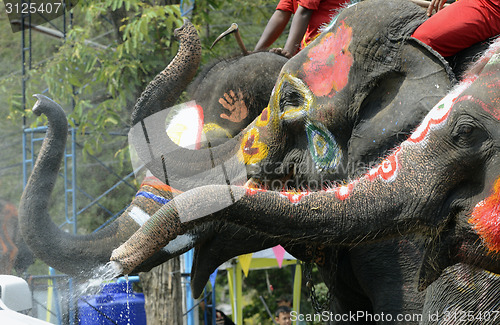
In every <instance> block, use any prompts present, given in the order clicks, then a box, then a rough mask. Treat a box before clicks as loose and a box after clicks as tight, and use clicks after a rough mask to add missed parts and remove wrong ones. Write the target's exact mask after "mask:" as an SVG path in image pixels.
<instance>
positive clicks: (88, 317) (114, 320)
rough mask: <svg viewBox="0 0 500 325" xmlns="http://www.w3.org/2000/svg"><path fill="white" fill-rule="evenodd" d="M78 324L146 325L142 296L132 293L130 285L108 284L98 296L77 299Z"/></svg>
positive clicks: (124, 283)
mask: <svg viewBox="0 0 500 325" xmlns="http://www.w3.org/2000/svg"><path fill="white" fill-rule="evenodd" d="M127 292H128V293H127ZM78 322H79V324H80V325H94V324H95V325H114V324H119V325H142V324H144V325H146V312H145V310H144V295H143V294H142V293H136V292H132V284H131V283H126V282H123V283H108V284H106V285H104V286H103V288H102V291H101V293H100V294H98V295H90V296H83V297H80V299H78Z"/></svg>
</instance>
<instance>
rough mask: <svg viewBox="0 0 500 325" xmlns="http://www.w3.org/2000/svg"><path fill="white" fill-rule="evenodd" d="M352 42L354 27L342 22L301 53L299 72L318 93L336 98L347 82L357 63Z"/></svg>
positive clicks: (316, 93) (316, 94) (312, 89)
mask: <svg viewBox="0 0 500 325" xmlns="http://www.w3.org/2000/svg"><path fill="white" fill-rule="evenodd" d="M351 41H352V28H351V27H350V26H348V25H347V24H346V23H345V21H341V22H340V23H339V26H338V27H337V28H336V29H335V30H333V31H331V32H325V33H323V34H322V36H321V37H320V39H318V40H317V41H316V42H315V43H314V45H313V46H311V47H310V48H309V49H306V50H305V53H304V55H301V56H300V59H301V60H300V64H299V65H298V68H299V74H300V75H302V79H303V80H304V82H305V83H306V84H307V86H308V87H309V88H310V89H311V91H312V92H313V93H314V95H315V96H318V97H321V96H328V97H332V96H334V95H335V94H336V93H337V92H339V91H340V90H342V89H343V88H344V87H345V86H346V85H347V82H348V76H349V71H350V69H351V66H352V64H353V56H352V54H351V52H350V51H349V45H350V44H351Z"/></svg>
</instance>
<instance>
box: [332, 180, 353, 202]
mask: <svg viewBox="0 0 500 325" xmlns="http://www.w3.org/2000/svg"><path fill="white" fill-rule="evenodd" d="M355 184H356V182H352V183H349V184H347V185H342V186H337V187H335V188H334V189H333V193H334V194H335V197H336V198H337V199H339V200H341V201H344V200H345V199H347V198H348V197H349V195H351V192H352V190H353V188H354V185H355Z"/></svg>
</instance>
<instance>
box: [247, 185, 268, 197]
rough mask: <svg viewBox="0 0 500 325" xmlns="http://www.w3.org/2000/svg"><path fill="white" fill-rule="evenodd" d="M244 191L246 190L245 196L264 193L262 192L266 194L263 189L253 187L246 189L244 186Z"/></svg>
mask: <svg viewBox="0 0 500 325" xmlns="http://www.w3.org/2000/svg"><path fill="white" fill-rule="evenodd" d="M245 190H246V194H247V195H248V196H252V195H255V194H257V193H264V192H267V190H266V189H263V188H255V187H246V186H245Z"/></svg>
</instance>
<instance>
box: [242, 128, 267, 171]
mask: <svg viewBox="0 0 500 325" xmlns="http://www.w3.org/2000/svg"><path fill="white" fill-rule="evenodd" d="M259 137H260V134H259V130H258V129H257V128H252V129H250V130H249V131H248V132H247V133H246V134H245V135H244V136H243V140H242V141H241V152H242V154H243V155H242V157H241V158H242V160H243V162H244V163H245V164H246V165H249V164H255V163H258V162H259V161H261V160H262V159H264V158H266V157H267V155H268V153H269V147H268V146H267V145H266V144H265V143H263V142H260V141H259Z"/></svg>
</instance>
